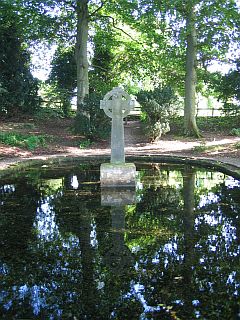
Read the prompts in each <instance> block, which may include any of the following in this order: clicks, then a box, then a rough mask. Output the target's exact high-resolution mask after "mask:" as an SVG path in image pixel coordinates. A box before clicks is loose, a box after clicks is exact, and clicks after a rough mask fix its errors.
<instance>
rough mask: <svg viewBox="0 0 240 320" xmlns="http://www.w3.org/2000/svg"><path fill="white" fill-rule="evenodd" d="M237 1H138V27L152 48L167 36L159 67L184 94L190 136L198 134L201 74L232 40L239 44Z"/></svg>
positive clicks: (224, 54)
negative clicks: (196, 96) (196, 101)
mask: <svg viewBox="0 0 240 320" xmlns="http://www.w3.org/2000/svg"><path fill="white" fill-rule="evenodd" d="M236 3H237V1H234V0H227V1H223V0H218V1H214V0H209V1H203V0H184V1H178V0H174V1H172V0H171V1H164V2H156V1H154V0H149V1H148V3H146V1H144V0H142V1H141V0H140V1H139V18H138V21H139V26H140V28H141V30H142V31H143V30H144V32H145V33H146V34H147V35H148V36H149V39H150V41H153V47H154V45H156V39H157V37H159V34H160V35H161V36H162V38H163V37H164V35H167V37H168V42H166V50H165V55H164V54H162V55H159V66H160V67H162V68H163V69H164V70H165V74H164V73H162V74H161V75H162V76H163V79H165V81H170V84H171V85H175V86H177V87H178V90H179V92H180V93H184V97H185V108H184V112H185V114H184V119H185V121H184V126H185V132H186V134H188V135H197V136H199V131H198V128H197V125H196V116H195V104H196V103H195V92H196V90H198V89H199V86H198V84H199V83H200V82H201V80H202V78H201V76H202V75H203V74H204V71H205V69H206V68H207V66H208V65H209V64H210V63H211V61H213V60H223V59H224V58H225V56H226V53H227V51H228V49H229V45H230V43H231V42H235V43H239V41H238V39H239V35H240V28H239V25H240V23H239V22H240V17H239V16H240V15H239V9H238V7H237V4H236ZM135 16H136V15H135ZM146 25H148V27H146ZM166 56H167V59H166ZM199 70H201V73H199ZM169 74H170V75H172V76H169ZM184 74H185V77H184ZM179 75H180V77H179ZM197 75H198V82H197ZM184 78H185V84H184ZM184 87H185V89H184ZM183 89H184V90H183Z"/></svg>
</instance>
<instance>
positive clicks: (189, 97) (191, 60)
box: [184, 6, 200, 137]
mask: <svg viewBox="0 0 240 320" xmlns="http://www.w3.org/2000/svg"><path fill="white" fill-rule="evenodd" d="M186 30H187V49H186V77H185V104H184V131H185V134H186V135H188V136H197V137H200V133H199V130H198V127H197V123H196V83H197V73H196V61H197V50H196V46H197V34H196V26H195V14H194V6H191V8H190V9H189V11H188V13H187V17H186Z"/></svg>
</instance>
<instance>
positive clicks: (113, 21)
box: [100, 15, 139, 43]
mask: <svg viewBox="0 0 240 320" xmlns="http://www.w3.org/2000/svg"><path fill="white" fill-rule="evenodd" d="M100 17H102V18H108V19H111V20H112V25H113V27H114V28H115V29H117V30H119V31H121V32H122V33H124V34H125V35H127V36H128V37H129V38H131V39H132V40H133V41H135V42H138V43H139V41H137V40H136V39H134V38H133V37H132V36H131V35H130V34H129V33H127V32H126V31H124V30H123V29H122V28H119V27H117V26H116V21H115V19H114V18H113V17H111V16H105V15H100Z"/></svg>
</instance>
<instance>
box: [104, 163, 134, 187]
mask: <svg viewBox="0 0 240 320" xmlns="http://www.w3.org/2000/svg"><path fill="white" fill-rule="evenodd" d="M100 180H101V187H103V188H105V187H133V188H135V186H136V167H135V165H134V163H121V164H115V163H103V164H101V168H100Z"/></svg>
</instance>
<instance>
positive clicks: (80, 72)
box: [76, 0, 89, 113]
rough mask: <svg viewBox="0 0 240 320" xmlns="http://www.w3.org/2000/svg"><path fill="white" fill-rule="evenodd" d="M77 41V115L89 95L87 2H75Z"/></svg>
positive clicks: (78, 0) (86, 0) (85, 0)
mask: <svg viewBox="0 0 240 320" xmlns="http://www.w3.org/2000/svg"><path fill="white" fill-rule="evenodd" d="M76 10H77V39H76V63H77V113H81V111H80V109H81V105H82V103H83V99H84V97H85V96H86V95H88V93H89V82H88V58H87V43H88V21H89V20H88V19H89V12H88V0H77V7H76Z"/></svg>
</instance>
